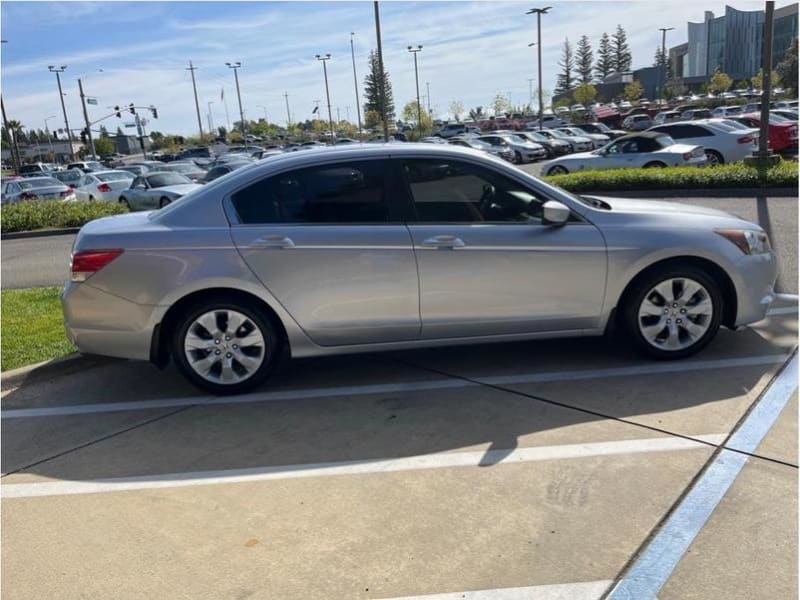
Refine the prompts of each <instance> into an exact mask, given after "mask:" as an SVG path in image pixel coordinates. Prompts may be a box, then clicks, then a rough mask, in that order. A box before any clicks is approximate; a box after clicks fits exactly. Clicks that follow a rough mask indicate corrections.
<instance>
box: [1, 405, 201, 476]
mask: <svg viewBox="0 0 800 600" xmlns="http://www.w3.org/2000/svg"><path fill="white" fill-rule="evenodd" d="M195 406H197V405H196V404H192V405H190V406H182V407H180V408H178V409H177V410H173V411H171V412H168V413H166V414H164V415H159V416H157V417H153V418H152V419H146V420H144V421H140V422H139V423H136V424H135V425H131V426H130V427H125V428H124V429H119V430H117V431H114V432H113V433H109V434H106V435H103V436H101V437H99V438H95V439H93V440H90V441H88V442H85V443H83V444H80V445H78V446H75V447H73V448H69V449H68V450H62V451H61V452H57V453H56V454H53V455H51V456H48V457H46V458H42V459H39V460H37V461H34V462H32V463H30V464H27V465H24V466H22V467H18V468H16V469H14V470H13V471H8V472H7V473H3V474H2V475H0V479H5V478H6V477H8V476H9V475H14V474H15V473H20V472H22V471H26V470H27V469H31V468H33V467H36V466H39V465H41V464H44V463H47V462H50V461H51V460H55V459H57V458H61V457H62V456H66V455H67V454H71V453H73V452H77V451H78V450H82V449H84V448H88V447H89V446H93V445H95V444H98V443H100V442H104V441H106V440H110V439H111V438H114V437H117V436H118V435H122V434H123V433H128V432H129V431H133V430H134V429H138V428H140V427H144V426H145V425H150V424H151V423H155V422H156V421H161V420H162V419H166V418H168V417H171V416H173V415H176V414H178V413H180V412H183V411H186V410H189V409H190V408H194V407H195Z"/></svg>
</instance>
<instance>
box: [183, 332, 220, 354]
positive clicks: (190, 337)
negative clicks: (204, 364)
mask: <svg viewBox="0 0 800 600" xmlns="http://www.w3.org/2000/svg"><path fill="white" fill-rule="evenodd" d="M184 346H185V347H186V348H187V349H189V348H191V349H192V350H209V349H211V348H213V347H214V340H213V339H204V338H201V337H200V336H199V335H197V334H195V333H192V332H191V330H190V331H189V333H188V334H186V340H185V341H184Z"/></svg>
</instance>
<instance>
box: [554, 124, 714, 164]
mask: <svg viewBox="0 0 800 600" xmlns="http://www.w3.org/2000/svg"><path fill="white" fill-rule="evenodd" d="M706 160H707V159H706V157H705V154H704V152H703V147H702V146H693V145H690V144H676V143H675V140H673V139H672V138H671V137H669V136H668V135H666V134H663V133H651V132H642V133H634V134H630V135H626V136H623V137H621V138H617V139H616V140H614V141H613V142H611V143H610V144H607V145H605V146H603V147H602V148H600V149H599V150H594V151H593V152H579V153H578V154H570V155H569V156H563V157H561V158H557V159H555V160H551V161H550V162H548V163H546V164H545V165H544V167H543V169H542V172H543V173H545V174H546V175H563V174H565V173H573V172H575V171H584V170H587V171H588V170H590V169H623V168H644V169H650V168H662V167H677V166H684V167H685V166H695V167H700V166H703V165H705V164H706Z"/></svg>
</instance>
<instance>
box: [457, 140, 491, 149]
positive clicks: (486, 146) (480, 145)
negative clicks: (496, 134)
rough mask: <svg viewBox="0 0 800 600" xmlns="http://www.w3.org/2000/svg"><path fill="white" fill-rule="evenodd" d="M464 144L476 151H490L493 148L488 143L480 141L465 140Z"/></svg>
mask: <svg viewBox="0 0 800 600" xmlns="http://www.w3.org/2000/svg"><path fill="white" fill-rule="evenodd" d="M464 142H465V143H466V144H467V145H468V146H470V147H471V148H475V149H476V150H488V149H489V148H491V147H492V145H491V144H488V143H486V142H482V141H480V140H464Z"/></svg>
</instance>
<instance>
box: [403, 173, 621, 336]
mask: <svg viewBox="0 0 800 600" xmlns="http://www.w3.org/2000/svg"><path fill="white" fill-rule="evenodd" d="M402 165H403V171H404V173H405V176H406V179H407V182H408V189H409V192H410V195H411V198H412V201H413V206H414V211H415V214H416V222H414V223H410V224H409V229H410V231H411V237H412V239H413V242H414V249H415V252H416V255H417V262H418V265H419V279H420V313H421V316H422V337H423V338H426V339H430V338H450V337H466V336H481V335H499V334H513V333H532V332H544V331H567V330H579V329H585V328H594V327H597V326H598V325H599V321H600V313H601V309H602V304H603V298H604V293H605V282H606V247H605V243H604V240H603V237H602V235H601V234H600V232H599V230H598V229H597V228H596V227H594V225H592V224H590V223H587V222H585V221H584V220H582V219H581V218H580V217H578V216H577V215H576V216H575V217H573V218H571V220H570V222H568V223H567V224H566V225H563V226H561V227H554V226H550V225H546V224H544V223H543V222H542V205H543V203H544V202H545V201H547V200H548V198H547V197H546V196H545V195H543V194H542V193H541V192H538V191H537V190H535V189H533V188H532V187H531V186H530V185H529V184H526V183H521V182H519V181H518V180H516V179H514V178H512V177H509V176H507V175H505V174H503V173H500V172H499V171H495V170H494V169H490V168H487V167H485V166H483V165H477V164H474V163H471V162H468V161H467V160H460V159H459V160H450V159H443V158H437V159H434V158H430V159H408V160H404V161H402Z"/></svg>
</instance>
